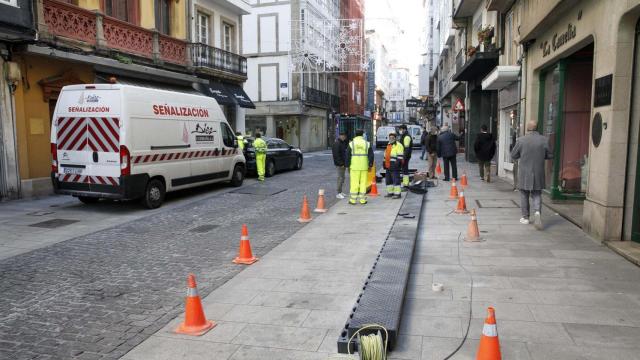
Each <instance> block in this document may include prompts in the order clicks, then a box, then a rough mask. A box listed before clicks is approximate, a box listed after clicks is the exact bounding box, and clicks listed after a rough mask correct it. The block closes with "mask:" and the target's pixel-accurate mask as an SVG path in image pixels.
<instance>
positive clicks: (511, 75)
mask: <svg viewBox="0 0 640 360" xmlns="http://www.w3.org/2000/svg"><path fill="white" fill-rule="evenodd" d="M518 74H520V66H496V68H495V69H493V71H492V72H490V73H489V75H487V76H486V77H485V78H484V79H483V80H482V90H500V89H502V88H504V87H505V86H508V85H509V84H511V83H513V82H516V81H518Z"/></svg>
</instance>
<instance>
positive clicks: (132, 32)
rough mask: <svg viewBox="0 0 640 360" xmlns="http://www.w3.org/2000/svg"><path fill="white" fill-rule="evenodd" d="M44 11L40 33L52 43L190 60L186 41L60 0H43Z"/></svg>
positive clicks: (167, 59) (161, 60)
mask: <svg viewBox="0 0 640 360" xmlns="http://www.w3.org/2000/svg"><path fill="white" fill-rule="evenodd" d="M42 13H43V18H42V20H41V21H42V22H43V23H42V24H40V27H41V29H40V31H41V32H42V34H41V35H42V38H43V39H44V40H45V41H48V42H50V43H54V44H56V45H58V44H60V42H61V41H60V40H62V42H63V44H60V45H62V46H64V45H65V44H64V43H68V44H70V47H78V46H80V47H84V48H88V49H89V50H91V49H94V50H98V51H104V50H115V51H118V52H122V53H125V54H129V55H134V56H136V57H140V58H143V59H149V60H151V61H153V62H154V63H158V64H162V63H171V64H176V65H182V66H186V65H187V64H188V60H189V57H188V56H187V42H186V41H183V40H180V39H176V38H172V37H170V36H167V35H163V34H160V33H159V32H157V31H154V30H148V29H145V28H142V27H139V26H135V25H133V24H130V23H127V22H124V21H121V20H118V19H115V18H112V17H109V16H106V15H103V14H102V13H100V12H99V11H91V10H86V9H83V8H80V7H78V6H75V5H72V4H69V3H65V2H61V1H57V0H43V1H42ZM42 25H44V26H45V27H46V28H45V29H43V28H42Z"/></svg>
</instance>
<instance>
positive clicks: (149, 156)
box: [142, 155, 151, 162]
mask: <svg viewBox="0 0 640 360" xmlns="http://www.w3.org/2000/svg"><path fill="white" fill-rule="evenodd" d="M150 158H151V155H145V157H144V160H143V161H142V162H149V159H150Z"/></svg>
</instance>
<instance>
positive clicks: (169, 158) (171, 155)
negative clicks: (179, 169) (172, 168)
mask: <svg viewBox="0 0 640 360" xmlns="http://www.w3.org/2000/svg"><path fill="white" fill-rule="evenodd" d="M173 155H176V154H174V153H171V154H169V157H167V160H171V159H173Z"/></svg>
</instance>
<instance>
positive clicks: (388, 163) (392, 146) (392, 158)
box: [383, 133, 404, 199]
mask: <svg viewBox="0 0 640 360" xmlns="http://www.w3.org/2000/svg"><path fill="white" fill-rule="evenodd" d="M403 161H404V146H402V144H401V143H400V142H398V141H396V133H390V134H389V143H388V144H387V149H386V150H385V152H384V165H383V167H384V169H385V170H386V173H385V183H386V184H387V195H385V197H388V198H390V197H393V198H394V199H400V198H401V195H400V192H401V188H400V170H401V169H402V163H403Z"/></svg>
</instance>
